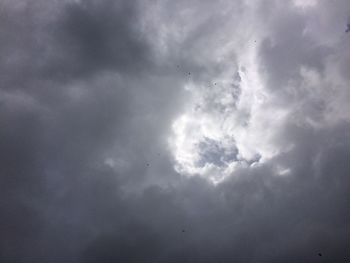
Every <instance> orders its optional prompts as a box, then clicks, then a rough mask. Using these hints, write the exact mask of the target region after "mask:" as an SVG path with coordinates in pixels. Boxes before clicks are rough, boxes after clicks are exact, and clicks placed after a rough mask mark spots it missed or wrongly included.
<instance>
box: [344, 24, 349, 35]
mask: <svg viewBox="0 0 350 263" xmlns="http://www.w3.org/2000/svg"><path fill="white" fill-rule="evenodd" d="M347 26H348V28H347V29H346V30H345V33H349V32H350V24H347Z"/></svg>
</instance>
